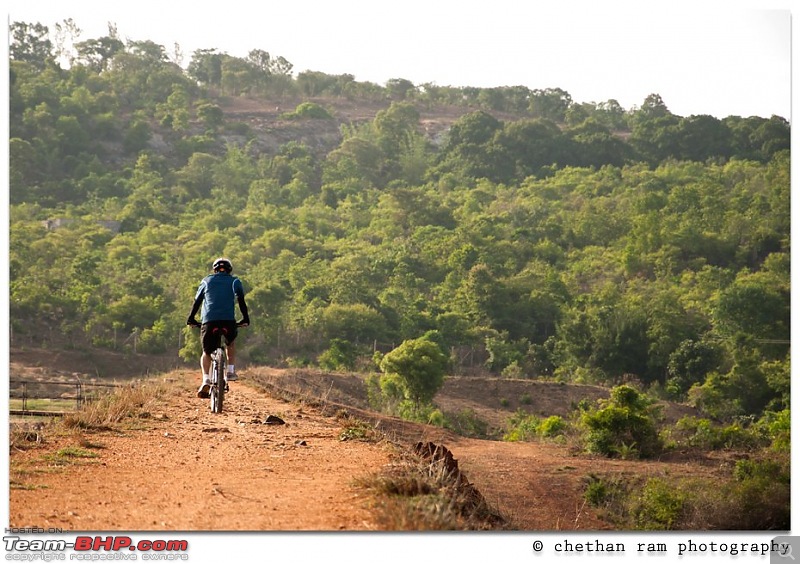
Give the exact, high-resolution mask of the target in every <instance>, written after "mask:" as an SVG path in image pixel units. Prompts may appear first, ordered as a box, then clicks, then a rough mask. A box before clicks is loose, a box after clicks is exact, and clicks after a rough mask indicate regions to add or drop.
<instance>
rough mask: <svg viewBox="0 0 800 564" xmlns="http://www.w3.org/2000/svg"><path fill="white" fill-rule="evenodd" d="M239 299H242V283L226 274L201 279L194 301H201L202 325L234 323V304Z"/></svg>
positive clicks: (219, 273)
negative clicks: (217, 322)
mask: <svg viewBox="0 0 800 564" xmlns="http://www.w3.org/2000/svg"><path fill="white" fill-rule="evenodd" d="M240 298H241V299H244V287H243V286H242V281H241V280H239V279H238V278H237V277H236V276H233V275H231V274H229V273H227V272H217V273H215V274H211V275H209V276H206V277H205V278H203V281H202V282H200V286H199V287H198V288H197V294H196V295H195V301H196V300H198V299H202V300H203V311H202V322H203V323H208V322H209V321H235V320H236V302H237V300H239V299H240Z"/></svg>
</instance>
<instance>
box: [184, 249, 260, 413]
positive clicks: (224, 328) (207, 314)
mask: <svg viewBox="0 0 800 564" xmlns="http://www.w3.org/2000/svg"><path fill="white" fill-rule="evenodd" d="M212 269H213V271H214V274H210V275H208V276H206V277H205V278H203V280H202V282H200V286H199V287H198V288H197V294H196V295H195V297H194V304H193V305H192V312H191V313H190V314H189V318H188V319H187V320H186V324H187V325H191V326H193V327H200V341H201V342H202V344H203V355H202V356H201V357H200V367H201V368H202V370H203V382H202V384H201V385H200V389H199V390H197V397H199V398H207V397H208V395H209V394H208V392H209V389H210V388H211V377H210V376H209V371H210V370H211V354H213V352H214V351H215V350H216V349H217V347H219V345H220V339H221V338H222V334H223V333H224V334H225V340H226V342H227V343H228V374H227V376H226V378H227V380H228V381H230V382H232V381H234V380H237V379H238V377H237V376H236V372H235V371H234V361H235V358H236V346H235V343H234V342H235V340H236V335H237V334H238V331H237V329H238V327H247V326H248V325H250V317H249V316H248V314H247V304H246V303H245V301H244V287H243V286H242V281H241V280H239V278H237V277H236V276H233V275H232V274H231V272H233V265H232V264H231V261H229V260H228V259H226V258H218V259H217V260H215V261H214V265H213V267H212ZM237 302H238V303H239V311H241V313H242V320H241V321H240V322H239V323H237V322H236V303H237ZM201 305H202V306H203V312H202V320H203V321H202V324H201V323H198V322H197V320H196V319H195V315H197V312H198V310H199V309H200V306H201Z"/></svg>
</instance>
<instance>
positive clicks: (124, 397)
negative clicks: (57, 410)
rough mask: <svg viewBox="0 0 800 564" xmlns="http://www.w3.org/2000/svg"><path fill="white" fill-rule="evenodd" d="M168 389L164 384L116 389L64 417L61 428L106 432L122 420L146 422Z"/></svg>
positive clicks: (144, 383) (153, 383) (146, 384)
mask: <svg viewBox="0 0 800 564" xmlns="http://www.w3.org/2000/svg"><path fill="white" fill-rule="evenodd" d="M168 389H169V385H168V384H165V383H163V382H155V381H145V382H143V383H140V384H138V385H132V386H128V387H124V388H117V389H116V390H115V391H114V392H113V393H111V394H108V395H105V396H103V397H101V398H100V399H98V400H97V401H95V402H92V403H90V404H87V405H85V406H84V407H83V408H82V409H81V410H79V411H76V412H74V413H68V414H66V415H65V416H64V418H63V420H62V425H63V426H64V427H65V428H66V429H71V428H78V429H94V430H108V429H111V428H113V427H114V426H115V425H117V424H119V423H121V422H122V421H125V420H126V419H130V418H136V419H147V418H149V417H150V410H151V409H152V408H153V407H154V406H155V404H156V402H157V401H158V400H159V398H161V397H162V396H163V395H164V394H165V393H166V392H167V390H168Z"/></svg>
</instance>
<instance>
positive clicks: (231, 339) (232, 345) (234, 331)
mask: <svg viewBox="0 0 800 564" xmlns="http://www.w3.org/2000/svg"><path fill="white" fill-rule="evenodd" d="M238 334H239V331H238V328H237V327H236V322H235V321H234V322H231V323H230V324H229V326H228V332H227V333H226V334H225V337H226V342H227V343H228V368H227V372H228V373H227V376H226V377H227V378H228V380H231V381H233V380H236V379H237V377H236V371H235V370H234V364H235V363H236V336H237V335H238Z"/></svg>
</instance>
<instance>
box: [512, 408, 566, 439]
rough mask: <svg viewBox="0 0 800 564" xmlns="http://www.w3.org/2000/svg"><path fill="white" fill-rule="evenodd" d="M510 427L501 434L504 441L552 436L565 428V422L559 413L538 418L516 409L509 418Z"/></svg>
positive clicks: (560, 432)
mask: <svg viewBox="0 0 800 564" xmlns="http://www.w3.org/2000/svg"><path fill="white" fill-rule="evenodd" d="M509 426H510V429H509V431H508V433H506V434H505V435H503V440H504V441H510V442H513V441H528V440H531V439H535V438H537V437H546V438H554V437H557V436H559V435H561V434H563V432H564V431H565V430H566V429H567V423H566V422H565V421H564V419H563V418H562V417H560V416H559V415H551V416H550V417H547V418H545V419H542V420H540V419H539V418H538V417H536V416H535V415H528V414H526V413H525V412H524V411H522V410H520V411H518V412H517V413H516V414H515V415H514V416H513V417H512V418H511V419H509Z"/></svg>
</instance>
